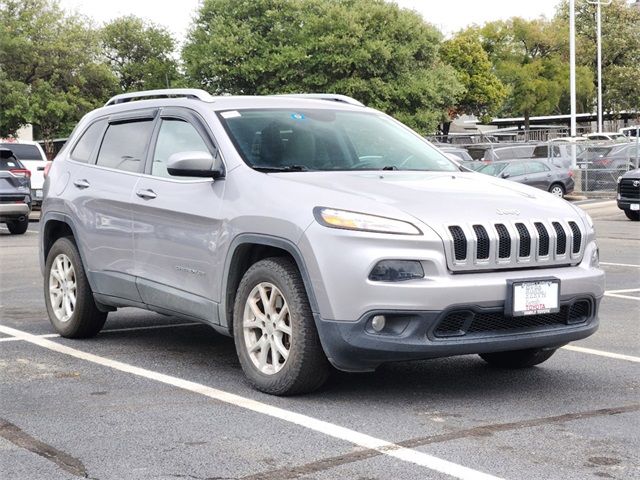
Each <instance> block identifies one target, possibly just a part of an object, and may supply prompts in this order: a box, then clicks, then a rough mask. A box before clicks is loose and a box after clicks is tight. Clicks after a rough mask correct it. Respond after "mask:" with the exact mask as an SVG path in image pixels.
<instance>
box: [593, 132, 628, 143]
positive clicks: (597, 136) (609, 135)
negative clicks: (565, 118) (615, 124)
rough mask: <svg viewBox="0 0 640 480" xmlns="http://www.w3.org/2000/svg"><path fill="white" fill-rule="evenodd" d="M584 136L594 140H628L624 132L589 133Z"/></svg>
mask: <svg viewBox="0 0 640 480" xmlns="http://www.w3.org/2000/svg"><path fill="white" fill-rule="evenodd" d="M584 137H585V138H586V139H587V140H592V141H594V142H626V141H627V140H628V138H627V137H626V136H625V135H624V134H622V133H617V132H600V133H589V134H587V135H585V136H584Z"/></svg>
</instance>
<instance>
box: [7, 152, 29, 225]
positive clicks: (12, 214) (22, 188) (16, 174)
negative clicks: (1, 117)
mask: <svg viewBox="0 0 640 480" xmlns="http://www.w3.org/2000/svg"><path fill="white" fill-rule="evenodd" d="M29 177H30V172H29V170H27V169H26V168H25V166H24V165H23V164H22V163H20V161H19V160H17V159H16V157H15V156H14V155H13V152H12V151H11V150H9V149H8V148H0V223H5V224H6V225H7V228H8V229H9V232H10V233H12V234H14V235H20V234H23V233H24V232H26V231H27V228H28V227H29V212H30V211H31V193H30V192H31V184H30V182H29Z"/></svg>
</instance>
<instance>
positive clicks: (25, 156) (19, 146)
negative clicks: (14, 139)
mask: <svg viewBox="0 0 640 480" xmlns="http://www.w3.org/2000/svg"><path fill="white" fill-rule="evenodd" d="M0 147H2V148H8V149H9V150H11V151H12V152H13V154H14V155H15V157H16V158H17V159H18V160H44V157H43V156H42V153H40V149H39V148H38V147H36V146H35V145H25V144H23V143H0Z"/></svg>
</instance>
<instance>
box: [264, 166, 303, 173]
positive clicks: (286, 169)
mask: <svg viewBox="0 0 640 480" xmlns="http://www.w3.org/2000/svg"><path fill="white" fill-rule="evenodd" d="M252 168H253V169H254V170H257V171H258V172H265V173H270V172H308V171H309V169H308V168H307V167H305V166H304V165H286V166H284V167H260V166H254V167H252Z"/></svg>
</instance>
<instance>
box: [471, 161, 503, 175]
mask: <svg viewBox="0 0 640 480" xmlns="http://www.w3.org/2000/svg"><path fill="white" fill-rule="evenodd" d="M507 165H508V163H488V164H487V165H485V166H483V167H480V168H479V169H478V172H480V173H484V174H485V175H493V176H494V177H497V176H498V175H500V172H502V171H503V170H504V169H505V168H507Z"/></svg>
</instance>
